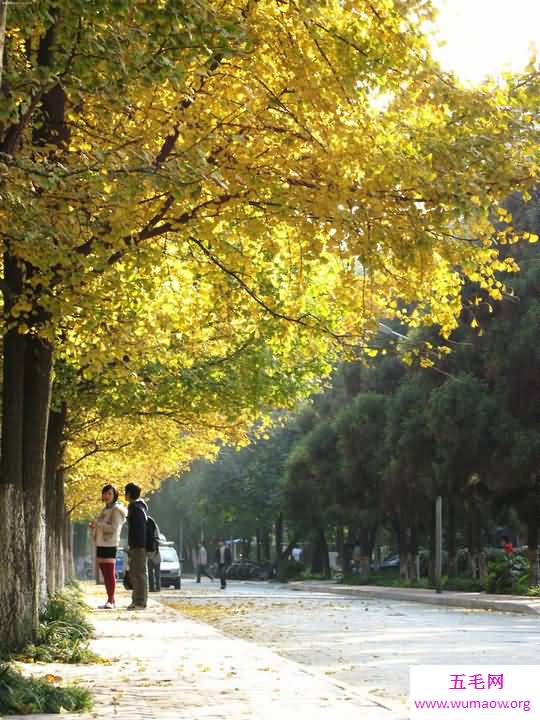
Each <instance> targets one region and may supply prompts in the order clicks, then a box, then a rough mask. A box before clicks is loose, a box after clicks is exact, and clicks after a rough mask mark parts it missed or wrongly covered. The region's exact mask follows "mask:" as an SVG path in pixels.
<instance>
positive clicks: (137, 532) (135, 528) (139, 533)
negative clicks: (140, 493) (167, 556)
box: [127, 498, 148, 548]
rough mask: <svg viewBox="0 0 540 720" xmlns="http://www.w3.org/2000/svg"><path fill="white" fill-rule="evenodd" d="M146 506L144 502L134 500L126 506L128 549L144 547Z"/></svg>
mask: <svg viewBox="0 0 540 720" xmlns="http://www.w3.org/2000/svg"><path fill="white" fill-rule="evenodd" d="M147 518H148V506H147V504H146V503H145V502H144V500H141V499H140V498H139V500H134V501H133V502H130V503H129V505H128V515H127V522H128V545H129V547H130V548H145V547H146V520H147Z"/></svg>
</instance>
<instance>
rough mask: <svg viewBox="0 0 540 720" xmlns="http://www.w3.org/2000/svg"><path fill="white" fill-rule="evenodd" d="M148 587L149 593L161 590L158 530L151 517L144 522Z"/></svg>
mask: <svg viewBox="0 0 540 720" xmlns="http://www.w3.org/2000/svg"><path fill="white" fill-rule="evenodd" d="M146 532H147V547H146V550H147V553H148V554H147V558H148V586H149V591H150V592H160V590H161V553H160V552H159V538H160V535H159V528H158V526H157V523H156V521H155V520H154V518H153V517H150V515H148V519H147V521H146Z"/></svg>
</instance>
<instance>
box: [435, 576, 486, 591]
mask: <svg viewBox="0 0 540 720" xmlns="http://www.w3.org/2000/svg"><path fill="white" fill-rule="evenodd" d="M442 585H443V588H444V589H445V590H454V591H456V592H481V591H482V590H483V589H484V586H483V585H482V583H481V581H480V580H474V579H473V578H469V577H455V578H443V583H442Z"/></svg>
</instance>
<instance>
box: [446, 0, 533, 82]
mask: <svg viewBox="0 0 540 720" xmlns="http://www.w3.org/2000/svg"><path fill="white" fill-rule="evenodd" d="M434 3H435V5H436V7H437V8H438V9H439V17H438V21H437V30H438V33H437V39H438V40H444V41H445V43H446V45H445V46H444V47H441V48H434V53H435V56H436V57H437V58H438V60H439V61H440V63H441V64H442V66H443V67H444V68H445V69H446V70H452V71H454V72H455V73H456V74H457V75H459V77H460V78H461V80H463V81H464V82H469V83H478V82H481V81H482V80H484V79H485V78H486V76H488V75H489V76H491V77H497V76H499V75H500V74H501V73H502V72H504V71H507V70H511V71H513V72H519V71H521V70H523V69H524V67H525V65H526V64H527V62H528V60H529V58H530V55H531V46H534V47H536V48H537V49H540V0H434Z"/></svg>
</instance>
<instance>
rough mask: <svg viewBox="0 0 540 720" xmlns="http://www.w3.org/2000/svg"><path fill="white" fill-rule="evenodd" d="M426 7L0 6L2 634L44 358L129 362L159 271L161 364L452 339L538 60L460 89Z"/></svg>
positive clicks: (516, 176)
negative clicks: (249, 346) (395, 323)
mask: <svg viewBox="0 0 540 720" xmlns="http://www.w3.org/2000/svg"><path fill="white" fill-rule="evenodd" d="M432 14H433V11H432V8H431V5H430V4H429V2H426V1H425V0H418V1H416V0H370V1H369V2H367V1H364V0H357V1H356V2H351V1H349V0H347V1H345V2H343V1H342V2H338V0H328V1H327V2H320V3H314V2H311V1H309V0H298V1H297V2H289V1H287V0H284V1H283V2H275V1H274V0H263V1H262V2H252V1H251V0H241V1H240V0H232V1H230V2H224V3H222V4H220V5H219V6H218V7H216V6H215V5H214V4H213V3H208V4H205V3H204V2H200V1H195V0H193V2H190V1H189V0H188V2H179V0H160V1H159V2H155V3H147V2H144V1H143V0H135V1H133V0H131V1H130V2H128V0H94V1H93V2H92V3H91V4H90V5H89V4H88V3H87V2H83V0H75V1H73V0H70V2H67V0H55V1H54V2H52V0H35V2H30V3H27V4H24V3H21V4H14V5H13V6H9V9H8V15H7V23H6V42H5V53H4V63H3V75H2V86H1V97H0V125H1V126H0V192H1V194H2V207H1V210H0V213H1V215H0V217H1V221H2V235H1V239H2V244H3V254H4V255H3V257H4V261H3V282H2V290H3V300H4V317H5V324H4V340H3V344H4V366H3V367H4V370H3V372H4V386H3V387H4V393H3V431H2V483H1V486H0V501H1V502H2V503H3V505H4V506H5V507H8V508H10V509H12V510H13V511H10V512H8V513H7V516H8V519H9V520H8V522H7V523H6V524H5V526H3V527H2V528H1V529H0V542H1V543H2V546H3V547H5V549H6V553H5V562H6V568H7V569H6V572H5V573H2V576H1V577H0V608H1V610H0V626H1V627H2V641H3V642H4V643H5V644H7V645H13V644H17V643H19V642H21V641H22V640H24V638H25V637H27V636H28V635H31V634H32V632H33V631H35V629H36V627H37V608H38V606H39V587H38V582H37V578H39V577H40V576H41V562H42V561H41V553H40V551H39V548H40V542H41V541H40V533H39V531H38V530H39V528H38V527H37V526H38V525H39V524H36V522H35V519H36V518H39V517H40V516H41V510H42V505H43V486H44V476H45V454H46V453H45V450H46V445H47V432H48V422H49V411H50V396H51V387H52V378H53V374H54V363H55V362H57V363H58V362H68V363H71V364H72V365H75V366H77V365H78V366H79V367H78V372H80V374H81V376H82V377H83V378H86V379H87V380H88V381H89V382H90V381H91V380H92V378H95V377H98V376H99V375H100V374H108V373H109V372H110V371H111V368H112V367H114V368H115V373H116V375H117V376H120V375H121V374H122V372H125V373H126V374H130V373H132V372H135V373H138V372H139V370H140V369H141V367H142V364H141V363H139V360H140V359H141V357H142V356H141V355H138V354H137V349H138V346H141V348H142V347H143V346H144V345H145V343H146V340H147V334H144V333H143V334H137V333H140V332H141V329H140V328H141V324H140V322H139V320H138V318H140V317H141V316H142V317H143V318H144V317H148V318H150V317H153V318H155V324H156V327H157V328H159V327H160V320H159V314H158V313H157V312H156V308H155V307H154V308H152V307H151V306H152V304H153V303H155V299H156V298H158V297H159V293H156V291H155V279H156V276H155V275H154V269H155V268H159V269H160V270H159V272H158V276H159V273H160V272H163V271H164V270H166V268H167V266H168V263H169V262H170V263H171V265H172V266H173V267H172V269H171V280H170V283H171V284H170V288H172V289H175V288H176V293H177V296H178V302H177V312H176V313H175V314H172V315H173V317H172V322H169V319H168V320H167V322H166V325H167V327H166V328H164V331H166V333H165V332H164V334H167V343H168V346H167V349H168V350H171V349H172V347H173V339H174V342H176V348H177V354H178V365H177V366H176V367H175V368H174V370H175V375H174V377H177V375H178V374H179V375H182V373H184V376H186V373H187V371H188V370H189V368H190V367H192V366H196V365H197V363H198V362H199V361H200V359H201V357H203V358H204V357H207V356H210V357H212V356H214V357H217V356H223V355H227V354H228V353H230V352H238V353H240V354H242V352H243V350H242V345H241V344H236V345H235V342H234V338H235V336H236V335H237V334H240V335H241V336H243V337H244V338H245V337H246V331H247V330H248V329H249V331H251V333H252V335H253V337H254V338H255V339H257V341H258V343H259V346H260V348H261V349H260V352H259V353H257V354H256V358H257V359H256V360H255V358H253V360H254V361H255V362H261V361H262V363H263V367H264V368H266V377H267V378H274V380H273V381H272V380H268V385H269V386H271V385H272V382H274V384H275V386H276V387H277V386H279V385H280V379H281V378H282V375H281V374H280V366H281V363H285V367H286V366H287V363H290V362H291V361H292V360H290V359H288V358H292V359H294V357H295V354H297V352H298V348H299V347H301V348H302V352H301V353H300V355H301V356H303V355H304V354H305V355H306V356H307V350H311V352H312V353H314V354H315V355H320V356H322V355H323V354H324V353H325V352H327V351H328V350H329V348H331V341H338V342H339V341H341V342H342V344H343V345H346V344H348V343H349V344H361V343H363V342H366V341H367V340H368V339H369V337H370V333H372V332H373V331H374V329H375V323H376V320H377V318H378V317H379V316H380V315H381V314H382V313H383V311H384V314H385V315H386V316H387V315H388V314H389V311H391V310H392V308H394V309H395V310H396V312H398V313H399V312H403V311H402V307H405V306H406V307H412V308H414V310H413V312H412V317H411V318H409V319H410V320H411V321H413V322H421V321H423V320H426V319H427V320H429V321H431V322H436V323H438V324H439V325H440V326H441V328H442V330H443V332H445V333H448V332H449V331H450V330H451V328H452V327H453V326H454V325H455V321H456V316H457V314H458V311H459V297H460V289H461V284H462V282H463V277H466V276H470V275H471V274H475V276H478V278H479V282H480V284H481V285H482V287H483V288H484V289H485V290H487V291H488V292H490V293H491V294H492V295H493V296H494V297H497V296H499V295H500V293H501V291H502V287H501V286H500V284H499V283H498V281H497V280H496V279H495V275H494V273H495V271H496V270H498V269H499V268H500V262H501V261H500V260H499V259H498V256H497V248H496V244H497V243H506V242H511V241H512V240H513V231H512V228H511V224H510V223H506V225H504V226H502V227H503V229H500V227H501V226H498V230H497V233H494V231H493V228H492V222H491V221H492V219H493V210H494V208H496V206H497V203H498V201H499V200H500V199H501V198H502V197H504V196H505V195H506V194H507V193H508V192H509V191H510V190H511V189H521V190H526V189H527V187H528V186H529V185H530V184H531V183H532V181H533V178H534V177H535V175H536V172H537V165H538V149H537V147H538V145H537V140H538V138H537V134H538V129H537V127H536V123H535V115H536V112H537V106H538V82H537V77H536V74H535V73H534V72H533V69H532V68H531V72H530V73H529V74H528V75H527V76H526V77H523V78H519V79H516V80H513V79H509V81H508V82H507V83H506V84H505V85H501V86H500V87H489V86H485V87H483V88H481V89H478V90H466V89H464V88H462V87H460V86H459V85H458V84H457V82H456V81H455V80H454V79H453V78H452V77H451V76H448V75H446V74H443V73H442V72H441V71H440V69H439V68H438V67H437V66H436V64H435V63H434V62H433V60H432V59H431V57H430V52H429V43H428V40H427V38H426V37H425V35H424V34H423V27H424V23H425V22H426V21H427V20H429V19H431V18H432ZM171 258H172V260H171ZM164 282H165V281H164ZM205 293H206V294H205ZM199 295H200V296H201V297H202V301H203V302H206V303H207V307H208V314H207V321H206V322H205V323H204V324H203V328H204V330H202V331H201V332H200V333H199V334H198V335H197V330H198V326H197V325H196V324H195V323H194V322H193V318H192V313H193V312H194V310H193V304H192V298H193V297H194V296H197V297H199ZM205 298H206V300H205ZM400 301H405V305H401V304H400ZM147 303H148V304H149V305H150V307H147ZM190 319H191V327H186V326H188V325H189V324H190ZM197 319H198V318H197ZM175 324H177V325H178V329H175V327H174V326H175ZM142 325H144V323H142ZM285 327H287V328H292V330H291V329H287V330H285V329H284V328H285ZM209 328H211V329H209ZM293 330H295V331H296V332H294V331H293ZM220 331H222V335H221V336H220ZM190 333H191V335H190ZM191 336H197V337H194V339H193V342H192V341H191V340H190V338H191ZM121 337H122V338H123V339H121ZM126 337H127V339H126ZM92 343H94V346H93V348H92ZM115 347H116V348H117V352H116V353H115ZM263 347H265V349H264V350H263V349H262V348H263ZM304 351H305V353H304ZM329 352H330V354H331V353H332V352H334V351H333V350H330V351H329ZM133 353H135V355H133ZM130 363H131V367H130ZM168 367H169V368H170V369H172V366H171V363H169V365H168ZM121 368H123V370H122V369H121ZM176 371H178V373H176ZM216 372H217V371H216ZM239 372H243V370H241V368H240V367H239ZM283 375H284V376H285V377H286V376H287V373H284V374H283ZM293 377H294V376H293ZM285 385H286V384H285ZM299 386H302V383H300V384H299ZM165 387H166V383H164V385H163V388H165ZM237 387H238V389H240V388H241V383H239V384H238V386H237ZM294 388H295V383H294V382H292V381H291V383H290V392H289V395H290V396H291V397H292V396H293V395H294V393H295V389H294ZM197 392H198V395H197V402H196V403H193V402H192V400H193V398H190V397H189V392H188V388H187V386H186V392H185V393H184V395H183V400H182V403H183V407H187V404H188V403H190V402H191V407H192V408H193V413H194V414H196V413H197V408H198V406H199V404H200V402H201V398H202V404H203V405H204V402H205V401H206V400H207V399H208V396H210V397H211V398H212V400H213V402H214V405H215V407H216V408H217V407H218V406H219V403H220V395H219V393H216V394H215V395H214V396H213V395H212V384H211V383H209V387H208V393H206V392H205V390H204V382H202V383H201V384H200V385H199V387H198V389H197ZM279 394H280V393H279V392H278V393H277V394H276V396H275V400H277V399H278V397H277V396H279ZM281 394H284V393H281ZM271 395H272V393H271V392H267V393H266V395H265V396H264V399H262V402H263V403H267V402H269V401H270V398H271ZM261 397H263V396H261ZM254 399H256V398H255V396H254ZM229 400H230V398H227V399H226V400H225V401H224V403H223V404H224V405H227V408H226V411H225V415H231V412H232V407H231V406H230V402H229ZM255 406H256V403H255V402H250V408H251V413H252V414H253V412H254V408H255ZM243 407H244V406H243V405H242V408H243ZM241 412H244V410H243V409H242V410H241ZM233 414H234V413H233ZM36 528H37V529H36ZM15 578H19V581H18V584H17V583H15V581H14V579H15ZM4 629H5V630H4Z"/></svg>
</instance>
